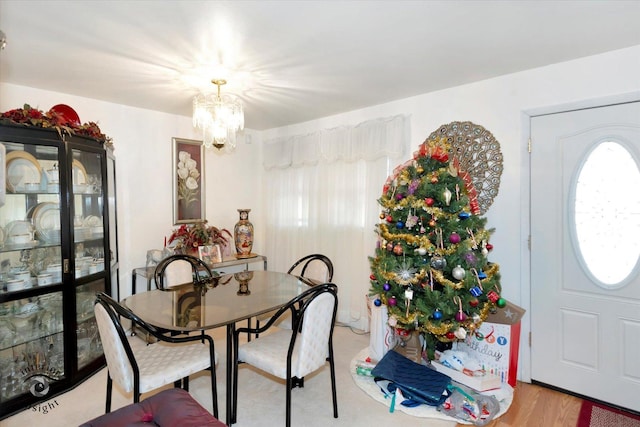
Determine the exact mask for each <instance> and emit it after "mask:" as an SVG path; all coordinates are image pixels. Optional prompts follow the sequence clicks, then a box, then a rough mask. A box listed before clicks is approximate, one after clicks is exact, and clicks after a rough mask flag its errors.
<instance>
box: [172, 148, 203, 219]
mask: <svg viewBox="0 0 640 427" xmlns="http://www.w3.org/2000/svg"><path fill="white" fill-rule="evenodd" d="M172 142H173V155H172V157H171V158H172V164H171V170H172V173H173V223H174V225H175V224H187V223H194V222H202V221H204V220H205V212H204V207H205V200H204V198H205V191H204V183H205V179H204V148H203V145H202V142H201V141H196V140H192V139H181V138H172Z"/></svg>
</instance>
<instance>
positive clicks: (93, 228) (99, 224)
mask: <svg viewBox="0 0 640 427" xmlns="http://www.w3.org/2000/svg"><path fill="white" fill-rule="evenodd" d="M72 156H73V161H72V168H71V175H72V183H73V184H72V193H73V195H72V200H73V202H72V214H73V243H74V256H75V260H74V261H75V262H74V266H75V278H76V279H78V278H80V277H85V276H89V275H91V274H95V273H99V272H102V271H104V269H105V253H104V248H105V242H104V228H105V227H104V196H103V192H102V172H103V170H104V168H103V162H104V155H101V154H99V153H93V152H86V151H81V150H78V149H73V150H72Z"/></svg>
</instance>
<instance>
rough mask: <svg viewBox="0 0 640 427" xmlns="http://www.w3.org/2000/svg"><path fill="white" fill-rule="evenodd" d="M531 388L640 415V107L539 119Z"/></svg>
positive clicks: (534, 151)
mask: <svg viewBox="0 0 640 427" xmlns="http://www.w3.org/2000/svg"><path fill="white" fill-rule="evenodd" d="M531 147H532V148H531V333H532V336H531V378H532V380H535V381H539V382H541V383H545V384H548V385H551V386H555V387H558V388H561V389H565V390H568V391H571V392H574V393H577V394H581V395H584V396H587V397H592V398H594V399H597V400H601V401H604V402H609V403H611V404H614V405H617V406H621V407H624V408H628V409H631V410H635V411H640V397H639V396H640V277H639V276H640V261H639V259H640V172H639V166H638V165H640V102H632V103H626V104H618V105H613V106H606V107H599V108H590V109H584V110H576V111H570V112H563V113H558V114H549V115H543V116H536V117H533V118H532V119H531Z"/></svg>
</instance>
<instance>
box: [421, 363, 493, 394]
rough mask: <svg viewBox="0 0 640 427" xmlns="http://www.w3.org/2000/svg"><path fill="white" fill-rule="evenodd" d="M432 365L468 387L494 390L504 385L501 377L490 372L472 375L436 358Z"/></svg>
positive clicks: (479, 389) (478, 389)
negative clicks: (444, 363) (446, 364)
mask: <svg viewBox="0 0 640 427" xmlns="http://www.w3.org/2000/svg"><path fill="white" fill-rule="evenodd" d="M431 366H433V367H434V368H435V369H436V371H438V372H442V373H443V374H445V375H447V376H448V377H449V378H451V379H452V380H453V381H455V382H457V383H460V384H463V385H466V386H467V387H470V388H472V389H474V390H476V391H487V390H494V389H497V388H500V387H502V381H501V379H500V377H498V376H496V375H492V374H490V373H487V374H486V375H484V376H471V375H467V374H465V373H463V372H460V371H456V370H455V369H451V368H449V367H447V366H444V365H443V364H442V363H439V362H438V361H436V360H434V361H433V362H431Z"/></svg>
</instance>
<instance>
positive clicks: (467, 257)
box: [464, 252, 478, 265]
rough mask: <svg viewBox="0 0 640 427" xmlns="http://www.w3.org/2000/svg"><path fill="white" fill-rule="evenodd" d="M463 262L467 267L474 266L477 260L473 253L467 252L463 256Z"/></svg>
mask: <svg viewBox="0 0 640 427" xmlns="http://www.w3.org/2000/svg"><path fill="white" fill-rule="evenodd" d="M464 260H465V261H467V264H469V265H476V262H478V258H477V257H476V254H474V253H473V252H467V253H466V254H464Z"/></svg>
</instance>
